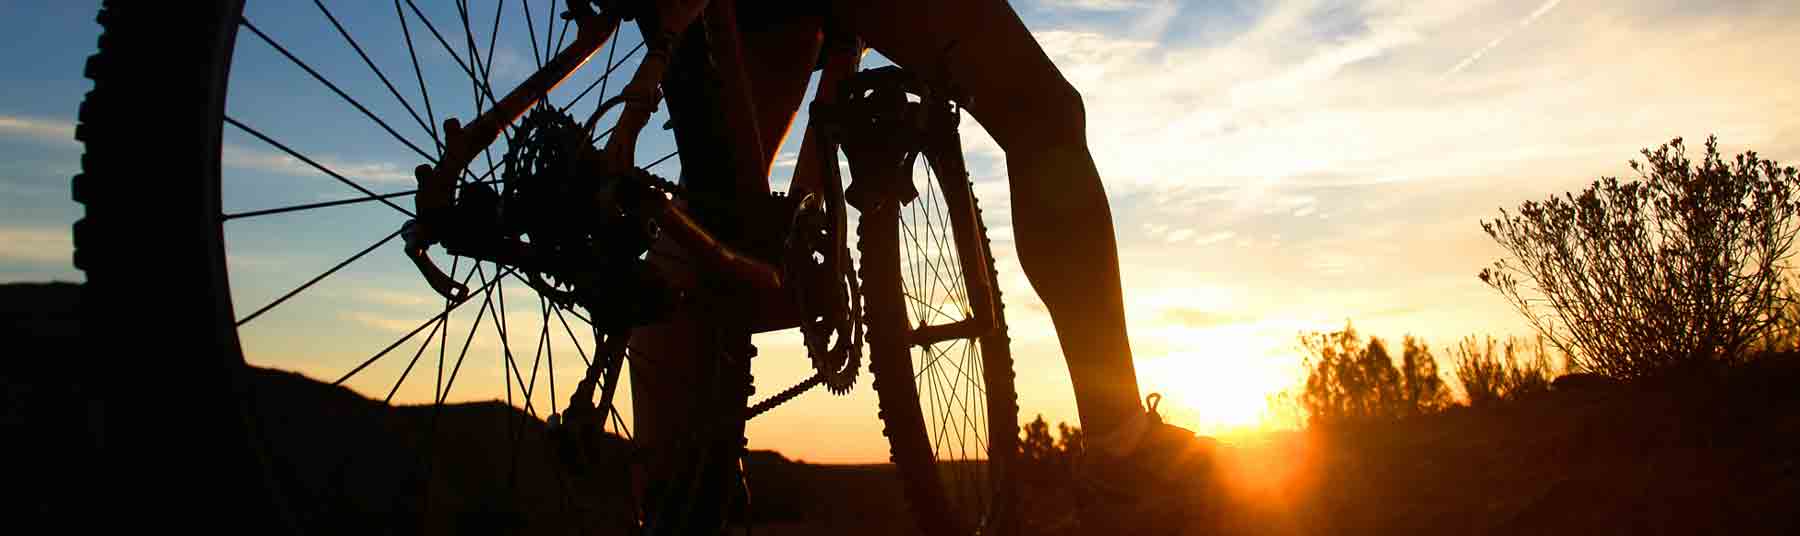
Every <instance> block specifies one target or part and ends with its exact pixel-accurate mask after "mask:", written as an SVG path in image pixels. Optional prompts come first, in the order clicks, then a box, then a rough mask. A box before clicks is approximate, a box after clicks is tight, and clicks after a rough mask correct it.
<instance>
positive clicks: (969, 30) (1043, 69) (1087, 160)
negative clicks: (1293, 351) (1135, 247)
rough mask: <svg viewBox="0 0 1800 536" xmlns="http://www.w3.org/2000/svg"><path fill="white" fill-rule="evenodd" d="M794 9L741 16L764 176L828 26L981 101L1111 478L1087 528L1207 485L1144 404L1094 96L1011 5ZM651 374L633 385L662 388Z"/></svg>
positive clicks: (1021, 236)
mask: <svg viewBox="0 0 1800 536" xmlns="http://www.w3.org/2000/svg"><path fill="white" fill-rule="evenodd" d="M780 4H781V5H779V6H776V5H770V4H754V5H745V6H741V7H740V8H739V9H738V11H739V13H738V15H739V19H740V20H739V23H738V26H739V29H740V31H741V35H742V40H743V46H744V56H745V58H744V61H745V63H746V67H747V70H748V71H749V78H750V80H749V82H750V90H751V92H752V95H751V97H752V99H751V101H752V102H754V103H756V106H757V112H756V113H757V115H758V117H757V120H758V125H759V128H760V129H761V130H762V131H761V132H760V133H759V134H760V139H761V140H764V141H765V143H764V145H763V146H764V154H763V155H762V158H763V162H764V164H765V169H767V165H768V164H772V162H773V161H774V159H775V157H776V153H777V152H778V151H779V148H780V146H781V141H782V140H783V139H784V138H786V136H787V134H788V131H789V129H790V126H791V124H792V122H793V118H794V116H795V113H796V111H797V109H798V108H799V106H800V104H801V102H802V101H803V100H804V94H805V92H806V88H807V85H808V81H809V80H810V77H811V73H812V71H813V70H814V69H815V66H816V65H817V59H818V58H819V54H820V49H821V46H822V44H823V41H824V35H825V33H826V32H825V31H824V30H825V28H826V27H827V26H828V25H841V28H842V29H843V30H846V31H847V32H849V33H851V34H854V35H856V36H858V37H859V38H861V39H862V40H864V42H866V43H867V45H868V46H869V47H871V48H873V49H874V50H876V51H878V52H880V53H881V54H882V55H883V56H885V57H887V58H888V59H890V60H892V61H893V62H894V63H896V64H898V65H899V66H900V67H902V68H904V69H907V70H909V71H913V72H916V73H924V74H925V75H926V76H931V77H936V78H940V79H947V80H948V81H949V82H951V83H953V84H954V85H955V86H956V87H957V89H959V90H960V91H961V92H962V94H963V95H965V96H966V97H968V99H967V101H968V102H966V103H965V109H966V110H967V111H968V113H969V114H970V115H971V116H973V117H974V118H975V120H976V121H978V122H980V123H981V125H982V127H983V128H985V129H986V130H987V132H988V133H989V134H990V135H992V136H993V139H994V141H996V142H997V143H998V144H999V145H1000V147H1001V148H1002V149H1003V150H1004V151H1005V155H1006V165H1007V170H1008V172H1009V175H1010V177H1009V180H1008V185H1009V187H1010V190H1011V193H1012V215H1013V234H1014V241H1015V244H1016V247H1017V250H1018V256H1019V263H1020V265H1021V266H1022V267H1023V269H1024V271H1025V275H1026V277H1027V279H1029V281H1030V282H1031V285H1032V288H1033V289H1035V290H1036V291H1037V293H1038V296H1039V297H1040V298H1041V299H1042V300H1043V302H1044V305H1045V306H1046V308H1047V309H1048V310H1049V313H1050V316H1051V319H1052V321H1053V323H1054V325H1055V328H1056V333H1057V337H1058V341H1059V342H1060V344H1061V346H1062V350H1063V356H1064V358H1065V360H1066V362H1067V365H1068V368H1069V376H1070V380H1071V383H1072V384H1073V385H1074V389H1075V400H1076V406H1077V409H1078V411H1079V414H1080V419H1081V425H1082V426H1083V428H1085V429H1086V430H1088V431H1089V434H1088V436H1087V437H1088V438H1089V439H1088V441H1089V445H1088V448H1087V450H1088V452H1089V453H1090V454H1089V455H1088V457H1089V458H1090V459H1089V460H1084V463H1083V465H1086V466H1089V467H1104V468H1105V469H1104V471H1084V472H1083V474H1082V475H1080V478H1081V480H1082V481H1083V482H1082V483H1083V484H1084V485H1085V486H1084V487H1085V488H1087V489H1089V490H1090V491H1094V492H1095V493H1092V494H1089V496H1090V499H1091V500H1088V501H1084V502H1085V504H1084V507H1083V517H1085V518H1087V519H1088V520H1089V521H1090V522H1105V523H1115V522H1118V521H1129V520H1130V519H1131V518H1134V517H1142V516H1139V515H1135V514H1141V513H1143V509H1142V508H1141V507H1142V506H1143V505H1145V504H1146V501H1145V500H1143V499H1144V498H1145V497H1146V496H1148V495H1149V493H1151V492H1154V493H1156V494H1158V495H1159V496H1160V495H1163V494H1167V493H1168V490H1170V489H1172V488H1170V487H1169V486H1167V485H1166V484H1169V483H1173V482H1169V481H1165V480H1164V479H1171V480H1173V479H1178V478H1186V479H1190V480H1191V479H1193V478H1194V476H1195V475H1196V473H1193V472H1192V471H1186V470H1181V469H1178V468H1177V467H1178V466H1182V467H1185V466H1191V465H1193V464H1194V463H1196V462H1203V461H1204V460H1205V459H1206V458H1207V456H1206V454H1205V452H1204V450H1205V449H1206V448H1207V447H1206V445H1207V443H1206V442H1204V441H1202V440H1200V439H1199V438H1196V437H1195V436H1194V435H1193V433H1192V432H1190V431H1187V430H1185V429H1181V428H1178V427H1174V426H1171V425H1168V424H1164V423H1162V422H1161V419H1160V418H1159V417H1158V416H1157V414H1156V412H1155V406H1154V404H1152V405H1151V407H1150V408H1149V410H1148V411H1147V410H1146V408H1145V407H1144V406H1143V405H1141V404H1140V403H1139V400H1140V398H1139V397H1140V393H1139V390H1138V384H1137V377H1136V371H1135V369H1134V368H1133V364H1132V357H1131V345H1130V341H1129V339H1128V338H1127V336H1126V324H1125V310H1124V302H1123V297H1122V290H1121V286H1120V278H1119V260H1118V252H1117V244H1116V241H1115V238H1114V231H1113V223H1112V212H1111V208H1110V207H1109V205H1108V202H1107V199H1106V192H1105V190H1104V188H1103V187H1102V184H1101V179H1100V174H1099V171H1098V170H1097V169H1096V168H1095V165H1094V160H1093V157H1092V156H1091V155H1090V154H1089V152H1088V145H1087V134H1086V133H1087V124H1086V118H1085V111H1084V109H1083V105H1082V100H1081V94H1080V93H1078V92H1077V91H1076V89H1075V88H1074V87H1073V86H1071V85H1070V84H1069V82H1068V81H1067V80H1065V79H1064V78H1063V76H1062V73H1061V72H1060V71H1059V70H1058V69H1057V67H1056V65H1055V64H1054V63H1052V62H1051V61H1050V58H1049V57H1048V56H1047V55H1046V54H1045V53H1044V51H1043V49H1042V48H1041V47H1040V46H1039V44H1038V42H1037V40H1036V39H1035V38H1034V37H1033V36H1032V35H1031V32H1030V31H1029V30H1028V29H1027V28H1026V27H1025V24H1024V23H1023V22H1022V21H1021V20H1020V19H1019V17H1018V15H1017V14H1016V13H1015V12H1014V11H1013V9H1012V7H1011V6H1010V5H1009V4H1008V3H1007V2H1005V1H1004V0H973V1H971V0H920V1H911V2H892V1H849V0H825V1H815V2H794V3H780ZM834 27H835V26H834ZM808 138H810V136H809V137H808ZM801 145H802V149H801V150H800V154H799V159H798V164H797V168H796V170H795V175H794V184H795V186H794V187H795V188H806V187H807V185H808V184H809V183H810V182H811V181H813V180H815V177H816V176H817V174H818V173H819V171H818V170H817V169H816V163H817V162H818V161H819V160H818V159H817V158H811V157H809V155H810V150H811V147H810V145H811V144H810V143H809V141H808V140H803V141H802V144H801ZM682 322H684V320H682V319H677V320H675V321H673V322H671V324H669V325H664V326H659V327H656V328H650V329H645V330H641V331H640V332H639V333H638V335H637V336H636V337H634V340H635V341H644V342H643V344H645V345H653V346H654V347H655V348H658V349H659V352H660V351H681V350H682V348H684V346H683V345H686V344H692V343H691V342H690V341H693V340H694V338H693V337H691V336H688V335H686V334H684V333H683V332H682V329H684V328H682V327H680V324H682ZM633 344H634V346H639V343H637V342H634V343H633ZM653 355H654V354H653ZM639 368H640V367H634V372H633V375H634V381H643V380H646V379H647V378H643V377H641V376H639V374H640V373H639V372H638V369H639ZM658 373H659V372H656V371H644V372H643V374H658ZM652 381H655V380H652ZM662 381H664V382H668V381H675V380H672V379H664V380H662ZM638 407H639V408H641V409H640V411H659V412H660V411H662V410H652V409H650V408H649V407H647V406H642V405H640V406H638ZM641 432H642V433H645V434H650V433H652V432H651V431H648V430H643V431H641ZM641 439H647V440H652V441H653V440H654V438H650V437H645V438H641ZM1102 520H1104V521H1102ZM1115 520H1118V521H1115ZM1138 523H1142V521H1139V522H1138ZM1110 526H1111V527H1113V528H1118V527H1121V526H1131V525H1116V524H1114V525H1110Z"/></svg>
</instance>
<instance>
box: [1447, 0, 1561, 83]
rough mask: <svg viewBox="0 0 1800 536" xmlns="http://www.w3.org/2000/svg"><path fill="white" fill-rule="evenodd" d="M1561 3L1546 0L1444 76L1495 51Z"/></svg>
mask: <svg viewBox="0 0 1800 536" xmlns="http://www.w3.org/2000/svg"><path fill="white" fill-rule="evenodd" d="M1561 3H1562V0H1545V2H1544V3H1543V4H1542V5H1539V6H1538V8H1537V9H1534V10H1532V11H1531V14H1529V15H1526V16H1525V18H1523V19H1519V24H1518V25H1517V26H1514V27H1512V28H1511V29H1508V30H1507V31H1506V33H1503V34H1500V37H1495V38H1494V40H1492V41H1488V43H1487V44H1486V45H1483V46H1482V47H1481V48H1478V49H1475V52H1472V53H1470V54H1469V55H1468V56H1467V57H1464V58H1463V60H1462V61H1459V62H1456V65H1455V66H1454V67H1451V68H1450V70H1448V71H1444V75H1443V76H1445V77H1449V76H1451V75H1455V74H1456V73H1460V72H1462V70H1463V69H1467V68H1468V67H1469V66H1470V65H1474V64H1475V62H1476V61H1479V60H1480V59H1481V57H1482V56H1486V55H1487V53H1488V52H1491V51H1493V50H1494V48H1495V47H1498V46H1500V44H1501V43H1504V42H1506V39H1507V38H1509V37H1512V35H1513V34H1515V33H1518V32H1519V31H1520V30H1524V29H1525V27H1527V26H1531V23H1532V21H1536V20H1537V19H1538V17H1542V16H1544V14H1545V13H1549V12H1550V10H1552V9H1556V6H1557V4H1561Z"/></svg>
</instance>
